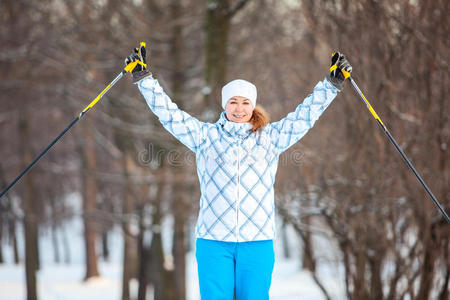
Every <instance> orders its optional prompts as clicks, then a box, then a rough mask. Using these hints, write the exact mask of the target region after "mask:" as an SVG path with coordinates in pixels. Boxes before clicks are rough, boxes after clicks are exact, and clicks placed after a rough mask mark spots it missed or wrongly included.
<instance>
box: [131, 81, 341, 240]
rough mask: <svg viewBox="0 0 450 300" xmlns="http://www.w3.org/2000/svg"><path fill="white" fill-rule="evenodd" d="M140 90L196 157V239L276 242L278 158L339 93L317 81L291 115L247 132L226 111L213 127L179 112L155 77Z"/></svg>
mask: <svg viewBox="0 0 450 300" xmlns="http://www.w3.org/2000/svg"><path fill="white" fill-rule="evenodd" d="M138 86H139V90H140V91H141V93H142V95H144V97H145V100H146V101H147V104H148V106H149V107H150V108H151V110H152V111H153V112H154V113H155V114H156V115H157V116H158V118H159V121H160V122H161V123H162V125H163V126H164V128H166V129H167V130H168V131H169V132H170V133H171V134H173V136H174V137H175V138H177V139H178V140H179V141H180V142H182V143H183V144H184V145H186V146H187V147H188V148H189V149H191V150H192V151H194V153H195V155H196V164H197V174H198V178H199V181H200V190H201V198H200V211H199V216H198V219H197V226H196V237H198V238H204V239H211V240H218V241H230V242H245V241H258V240H270V239H274V238H275V207H274V190H273V185H274V182H275V175H276V172H277V167H278V158H279V156H280V154H281V153H282V152H283V151H285V150H286V149H288V148H289V147H290V146H292V145H293V144H294V143H296V142H297V141H298V140H299V139H300V138H301V137H303V136H304V135H305V134H306V133H307V132H308V130H309V129H310V128H311V127H312V126H313V125H314V122H315V121H316V120H317V119H318V118H319V116H320V115H321V114H322V113H323V111H324V110H325V109H326V108H327V107H328V105H329V104H330V103H331V101H332V100H333V99H334V98H335V97H336V95H337V89H336V88H335V87H334V86H333V85H332V84H331V83H330V82H328V81H327V80H323V81H321V82H319V83H318V84H317V85H316V86H315V87H314V91H313V93H312V94H310V95H309V96H308V97H307V98H306V99H305V100H304V101H303V103H301V104H300V105H298V106H297V108H296V110H295V111H294V112H291V113H289V114H288V115H287V116H286V117H285V118H284V119H282V120H280V121H278V122H274V123H270V124H268V125H267V126H266V127H264V128H263V129H262V130H261V131H259V132H257V133H251V131H250V128H251V125H250V124H249V123H235V122H230V121H228V120H227V119H226V117H225V112H223V113H222V114H221V115H220V118H219V120H218V121H217V122H216V123H214V124H213V123H205V122H201V121H199V120H197V119H196V118H194V117H192V116H190V115H189V114H188V113H186V112H184V111H182V110H180V109H178V107H177V105H176V104H175V103H173V102H172V101H171V100H170V98H169V97H168V96H167V95H166V94H165V93H164V91H163V89H162V88H161V86H160V85H159V83H158V81H157V80H156V79H153V78H151V77H147V78H145V79H143V80H141V81H139V82H138Z"/></svg>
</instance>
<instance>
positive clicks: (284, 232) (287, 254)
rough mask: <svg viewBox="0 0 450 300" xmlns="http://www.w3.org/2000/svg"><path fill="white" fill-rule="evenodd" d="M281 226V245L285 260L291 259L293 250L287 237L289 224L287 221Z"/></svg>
mask: <svg viewBox="0 0 450 300" xmlns="http://www.w3.org/2000/svg"><path fill="white" fill-rule="evenodd" d="M282 222H283V223H282V225H281V243H282V244H283V256H284V258H285V259H289V258H291V249H290V248H289V243H288V236H287V226H286V225H287V224H286V221H285V220H282Z"/></svg>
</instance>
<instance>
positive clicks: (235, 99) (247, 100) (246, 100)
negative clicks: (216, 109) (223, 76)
mask: <svg viewBox="0 0 450 300" xmlns="http://www.w3.org/2000/svg"><path fill="white" fill-rule="evenodd" d="M230 100H234V101H238V99H237V98H235V97H233V98H231V99H230ZM242 101H243V102H250V100H249V99H247V98H245V99H244V100H242Z"/></svg>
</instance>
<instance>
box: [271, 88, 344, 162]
mask: <svg viewBox="0 0 450 300" xmlns="http://www.w3.org/2000/svg"><path fill="white" fill-rule="evenodd" d="M337 92H338V90H337V89H336V88H335V87H334V86H333V85H332V84H331V83H330V82H329V81H328V80H326V79H324V80H323V81H320V82H319V83H317V85H316V86H315V87H314V91H313V92H312V94H310V95H309V96H308V97H306V98H305V100H303V102H302V103H301V104H299V105H298V106H297V108H296V109H295V111H293V112H291V113H289V114H288V115H287V116H286V117H285V118H284V119H282V120H280V121H278V122H274V123H270V124H269V125H268V128H267V130H268V131H269V134H270V140H271V143H272V144H273V146H274V148H275V151H276V152H277V153H278V154H281V153H282V152H284V151H286V150H287V149H288V148H289V147H291V146H292V145H293V144H295V143H296V142H297V141H298V140H300V139H301V138H302V137H303V136H304V135H305V134H306V133H307V132H308V130H309V129H310V128H312V127H313V125H314V123H315V122H316V121H317V119H319V117H320V115H321V114H322V113H323V112H324V111H325V109H326V108H327V107H328V105H330V103H331V102H332V101H333V99H334V98H335V97H336V95H337Z"/></svg>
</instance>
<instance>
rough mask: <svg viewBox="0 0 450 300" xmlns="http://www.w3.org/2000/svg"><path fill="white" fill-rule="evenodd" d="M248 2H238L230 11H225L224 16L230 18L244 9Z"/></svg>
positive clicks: (241, 0)
mask: <svg viewBox="0 0 450 300" xmlns="http://www.w3.org/2000/svg"><path fill="white" fill-rule="evenodd" d="M249 2H250V1H249V0H238V1H237V2H236V3H235V4H234V5H233V6H232V7H230V9H229V10H228V11H227V13H226V16H227V17H228V18H232V17H233V16H234V15H235V14H236V13H237V12H238V11H239V10H241V9H242V8H244V6H245V5H246V4H247V3H249Z"/></svg>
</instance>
